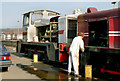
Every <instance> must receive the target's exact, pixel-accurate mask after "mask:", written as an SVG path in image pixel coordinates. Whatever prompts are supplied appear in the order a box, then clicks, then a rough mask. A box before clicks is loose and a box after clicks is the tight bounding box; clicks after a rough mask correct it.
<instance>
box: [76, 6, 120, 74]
mask: <svg viewBox="0 0 120 81" xmlns="http://www.w3.org/2000/svg"><path fill="white" fill-rule="evenodd" d="M87 11H88V13H86V14H82V15H79V16H78V32H84V33H85V38H84V41H85V51H86V52H85V53H84V54H83V57H82V59H85V60H84V61H82V63H81V64H82V65H83V66H84V65H85V64H91V65H92V66H93V71H94V70H95V71H96V72H99V73H104V74H113V75H120V8H116V9H110V10H104V11H97V10H96V9H95V8H88V10H87ZM84 57H85V58H84Z"/></svg>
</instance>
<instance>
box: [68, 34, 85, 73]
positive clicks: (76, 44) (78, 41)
mask: <svg viewBox="0 0 120 81" xmlns="http://www.w3.org/2000/svg"><path fill="white" fill-rule="evenodd" d="M80 49H81V50H82V51H84V42H83V40H82V37H81V36H78V37H75V38H74V39H73V41H72V44H71V46H70V50H69V52H70V54H69V64H68V72H69V73H71V68H72V63H73V68H74V74H75V75H78V74H79V71H78V67H79V50H80Z"/></svg>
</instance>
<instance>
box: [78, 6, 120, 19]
mask: <svg viewBox="0 0 120 81" xmlns="http://www.w3.org/2000/svg"><path fill="white" fill-rule="evenodd" d="M81 16H83V17H84V19H94V18H103V17H113V16H120V8H116V9H110V10H103V11H98V12H94V13H86V14H82V15H79V16H78V18H81Z"/></svg>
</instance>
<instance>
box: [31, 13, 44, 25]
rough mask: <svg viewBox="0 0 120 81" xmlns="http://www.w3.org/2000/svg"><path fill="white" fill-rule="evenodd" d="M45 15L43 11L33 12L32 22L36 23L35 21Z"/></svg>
mask: <svg viewBox="0 0 120 81" xmlns="http://www.w3.org/2000/svg"><path fill="white" fill-rule="evenodd" d="M42 17H43V14H42V13H36V14H32V20H31V21H32V22H31V24H34V21H36V20H39V19H41V18H42Z"/></svg>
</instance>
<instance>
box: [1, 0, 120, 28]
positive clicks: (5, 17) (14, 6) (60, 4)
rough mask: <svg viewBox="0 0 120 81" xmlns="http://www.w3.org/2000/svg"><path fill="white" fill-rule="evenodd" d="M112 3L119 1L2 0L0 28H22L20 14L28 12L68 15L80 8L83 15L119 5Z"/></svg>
mask: <svg viewBox="0 0 120 81" xmlns="http://www.w3.org/2000/svg"><path fill="white" fill-rule="evenodd" d="M43 1H44V2H43ZM113 1H119V0H100V1H99V0H92V1H91V0H66V1H65V0H60V1H55V0H42V1H40V0H2V1H1V2H0V8H1V9H0V12H2V13H0V18H1V19H0V28H22V14H24V13H26V12H29V11H34V10H52V11H56V12H58V13H60V14H61V15H65V14H66V15H68V14H72V12H73V11H74V9H78V8H80V9H82V12H83V13H85V12H86V10H87V8H89V7H95V8H97V9H98V11H101V10H107V9H113V8H117V7H118V6H119V4H118V3H117V4H115V5H113V4H111V2H113ZM18 21H19V22H18Z"/></svg>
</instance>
